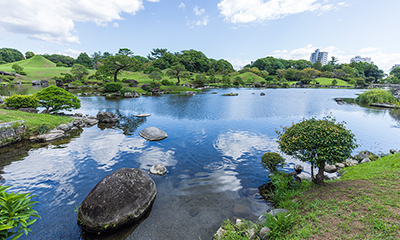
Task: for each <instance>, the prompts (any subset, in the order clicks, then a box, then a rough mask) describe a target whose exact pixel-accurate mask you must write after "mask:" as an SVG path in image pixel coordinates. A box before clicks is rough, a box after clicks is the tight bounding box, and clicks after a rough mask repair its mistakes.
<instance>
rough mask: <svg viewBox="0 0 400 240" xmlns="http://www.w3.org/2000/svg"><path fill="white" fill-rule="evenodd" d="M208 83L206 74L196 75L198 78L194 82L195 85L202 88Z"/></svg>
mask: <svg viewBox="0 0 400 240" xmlns="http://www.w3.org/2000/svg"><path fill="white" fill-rule="evenodd" d="M206 81H207V77H206V75H205V74H204V73H202V74H198V75H196V78H195V80H194V84H196V86H199V87H202V86H204V84H205V83H206Z"/></svg>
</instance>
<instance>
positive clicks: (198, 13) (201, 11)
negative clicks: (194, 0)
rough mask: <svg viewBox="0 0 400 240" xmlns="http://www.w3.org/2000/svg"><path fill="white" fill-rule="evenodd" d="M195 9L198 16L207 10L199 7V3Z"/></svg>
mask: <svg viewBox="0 0 400 240" xmlns="http://www.w3.org/2000/svg"><path fill="white" fill-rule="evenodd" d="M193 11H194V14H196V16H201V15H203V14H204V13H205V12H206V11H205V10H204V9H203V8H199V6H197V5H196V6H195V7H194V8H193Z"/></svg>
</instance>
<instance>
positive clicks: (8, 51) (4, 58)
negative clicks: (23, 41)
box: [0, 48, 25, 64]
mask: <svg viewBox="0 0 400 240" xmlns="http://www.w3.org/2000/svg"><path fill="white" fill-rule="evenodd" d="M24 59H25V58H24V55H23V54H22V53H21V52H20V51H18V50H17V49H13V48H0V64H2V63H11V62H17V61H21V60H24Z"/></svg>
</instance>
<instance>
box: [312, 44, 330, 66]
mask: <svg viewBox="0 0 400 240" xmlns="http://www.w3.org/2000/svg"><path fill="white" fill-rule="evenodd" d="M316 61H319V62H320V63H321V64H322V66H324V65H325V64H327V63H328V52H321V51H320V50H319V48H318V49H317V50H315V52H313V53H311V57H310V62H311V63H312V64H314V63H315V62H316Z"/></svg>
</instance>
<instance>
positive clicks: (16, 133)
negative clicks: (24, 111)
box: [0, 120, 26, 147]
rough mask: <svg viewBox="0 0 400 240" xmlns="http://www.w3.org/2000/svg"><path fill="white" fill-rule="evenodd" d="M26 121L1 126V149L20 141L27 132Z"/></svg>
mask: <svg viewBox="0 0 400 240" xmlns="http://www.w3.org/2000/svg"><path fill="white" fill-rule="evenodd" d="M23 123H24V121H23V120H21V121H14V122H8V123H1V124H0V147H2V146H6V145H8V144H10V143H13V142H16V141H19V140H21V139H22V136H23V135H24V134H25V132H26V128H25V125H23Z"/></svg>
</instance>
